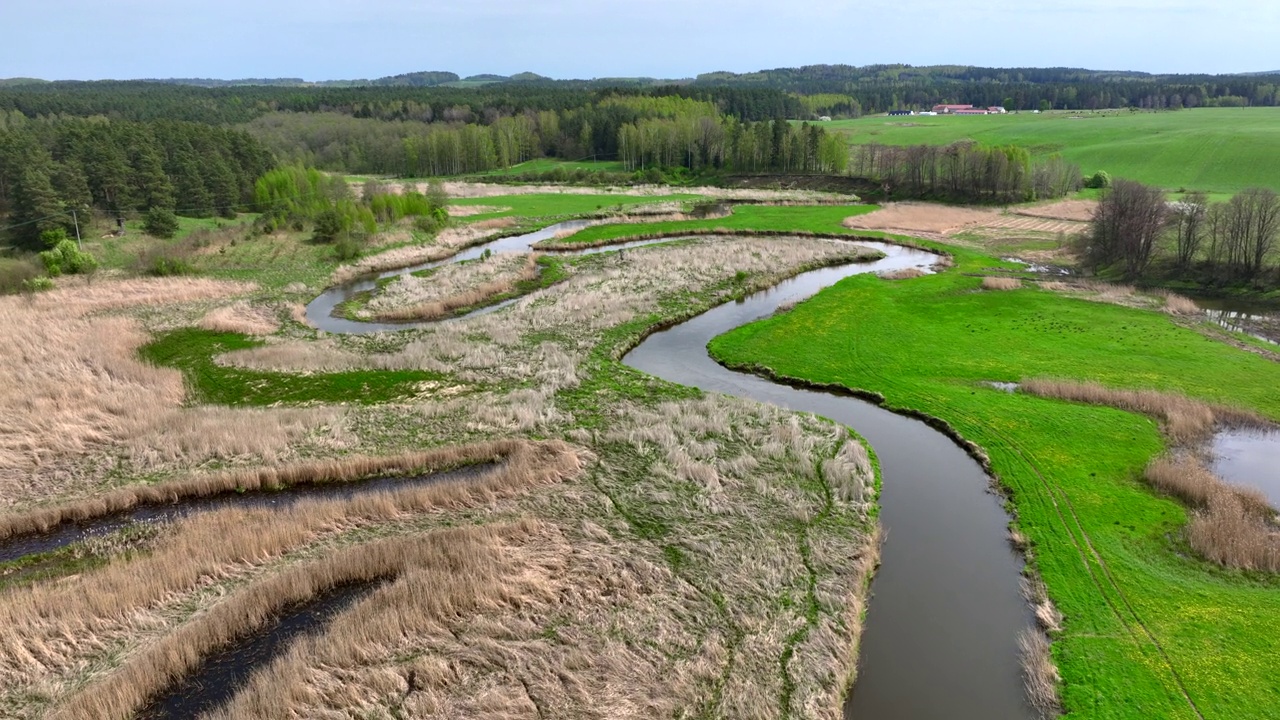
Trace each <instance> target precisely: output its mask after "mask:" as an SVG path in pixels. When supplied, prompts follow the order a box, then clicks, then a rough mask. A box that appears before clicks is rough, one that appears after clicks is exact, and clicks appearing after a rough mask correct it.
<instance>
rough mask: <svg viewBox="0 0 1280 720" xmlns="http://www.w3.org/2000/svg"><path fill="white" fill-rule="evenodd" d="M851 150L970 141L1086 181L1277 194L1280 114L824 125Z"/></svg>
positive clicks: (1204, 112)
mask: <svg viewBox="0 0 1280 720" xmlns="http://www.w3.org/2000/svg"><path fill="white" fill-rule="evenodd" d="M822 125H823V126H824V127H826V128H829V129H834V130H838V131H840V132H842V133H844V134H845V135H846V137H848V139H849V142H850V143H852V144H862V143H883V144H886V145H911V144H931V145H938V144H947V143H952V142H955V141H957V140H964V139H972V140H976V141H978V142H980V143H983V144H986V145H1011V144H1012V145H1020V146H1022V147H1026V148H1028V149H1029V150H1031V152H1032V153H1033V154H1034V155H1048V154H1051V153H1061V154H1062V156H1063V157H1064V158H1066V159H1067V160H1069V161H1071V162H1074V163H1077V164H1078V165H1080V167H1081V169H1082V170H1083V171H1084V173H1085V174H1086V175H1088V174H1091V173H1093V172H1095V171H1098V170H1105V171H1107V172H1108V173H1110V174H1111V176H1112V177H1118V178H1127V179H1131V180H1138V181H1140V182H1144V183H1147V184H1151V185H1156V186H1158V187H1162V188H1164V189H1166V190H1169V191H1179V190H1184V189H1185V190H1204V191H1206V192H1212V193H1232V192H1236V191H1239V190H1242V189H1244V188H1247V187H1269V188H1272V189H1275V190H1280V108H1196V109H1191V110H1181V111H1176V112H1147V111H1142V112H1129V111H1127V110H1108V111H1098V112H1089V111H1079V112H1065V111H1064V112H1059V111H1055V112H1048V113H1041V114H1032V113H1029V112H1021V113H1016V114H1014V113H1010V114H1007V115H974V116H953V117H945V116H937V117H932V116H924V117H920V116H915V117H910V116H907V117H886V116H875V117H866V118H861V119H858V120H840V121H834V122H831V123H823V124H822Z"/></svg>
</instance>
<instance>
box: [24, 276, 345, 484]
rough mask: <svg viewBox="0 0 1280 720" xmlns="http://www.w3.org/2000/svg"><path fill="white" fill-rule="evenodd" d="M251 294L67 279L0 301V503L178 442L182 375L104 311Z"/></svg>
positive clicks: (212, 285) (211, 286) (186, 282)
mask: <svg viewBox="0 0 1280 720" xmlns="http://www.w3.org/2000/svg"><path fill="white" fill-rule="evenodd" d="M250 289H252V288H251V286H247V285H243V284H237V283H228V282H217V281H212V280H202V279H192V278H181V279H172V278H169V279H150V280H124V281H103V280H98V281H96V282H93V283H82V282H76V281H74V280H68V281H65V282H64V283H63V284H62V285H61V286H59V287H58V288H57V289H55V290H53V291H51V292H47V293H41V294H39V295H36V296H34V297H30V298H28V297H14V296H10V297H4V298H0V325H3V327H4V328H5V330H6V337H5V342H4V343H2V344H0V498H3V500H2V501H0V502H3V503H5V504H12V503H21V502H26V501H28V500H30V499H33V498H36V497H47V496H49V495H51V494H54V495H56V494H58V493H60V492H62V491H64V490H65V489H69V488H72V487H75V486H77V485H80V484H83V483H85V482H87V479H86V478H84V477H82V476H81V474H80V470H79V469H78V468H79V466H78V463H80V462H82V461H83V460H84V459H85V457H86V456H88V455H89V454H91V453H94V452H98V451H101V450H104V449H108V448H112V447H116V446H118V445H119V444H120V443H122V442H126V441H127V442H131V443H133V445H134V446H135V447H136V448H137V449H138V452H140V453H142V454H146V453H147V451H148V449H149V448H150V449H157V450H165V449H166V448H167V447H169V446H171V445H173V444H174V443H170V442H169V440H170V438H168V437H167V433H168V429H169V426H170V425H176V423H175V422H174V421H175V420H176V419H177V418H179V417H182V415H183V414H184V412H185V411H183V410H182V409H181V407H180V406H181V403H182V398H183V385H182V376H181V374H180V373H179V372H178V371H176V370H172V369H166V368H157V367H154V366H151V365H148V364H146V363H144V362H142V361H141V360H139V358H138V357H137V349H138V347H139V346H140V345H142V344H143V343H145V342H146V341H147V335H146V334H145V332H144V331H143V329H142V327H141V326H140V324H139V323H138V321H137V320H135V319H133V318H130V317H120V316H115V315H104V314H102V313H109V312H113V311H120V310H128V309H132V308H139V307H152V306H157V305H163V304H175V303H192V302H200V301H208V300H215V299H219V298H225V297H227V296H230V295H235V294H241V293H244V292H246V291H248V290H250ZM246 417H248V416H246ZM299 417H301V416H299ZM331 420H332V418H331V417H329V416H326V421H331ZM262 429H263V428H262V427H261V426H260V425H255V424H253V423H247V424H244V425H242V426H240V427H238V428H233V429H230V430H228V431H227V432H228V433H231V434H239V435H242V436H243V437H245V438H248V439H250V442H248V443H246V444H247V445H249V446H254V445H256V444H257V443H255V442H254V441H252V438H253V436H254V435H255V433H256V432H257V431H259V430H262ZM263 435H264V436H271V437H273V438H274V439H275V440H281V439H283V440H284V443H283V444H278V445H274V447H275V448H277V449H282V448H284V447H287V445H288V444H289V443H290V442H294V441H297V440H298V439H299V436H298V435H297V434H296V433H290V434H288V436H287V437H284V438H281V435H280V433H274V435H273V434H272V433H271V432H266V433H263ZM188 459H190V460H192V461H193V462H200V461H202V460H203V459H204V458H199V457H197V458H188Z"/></svg>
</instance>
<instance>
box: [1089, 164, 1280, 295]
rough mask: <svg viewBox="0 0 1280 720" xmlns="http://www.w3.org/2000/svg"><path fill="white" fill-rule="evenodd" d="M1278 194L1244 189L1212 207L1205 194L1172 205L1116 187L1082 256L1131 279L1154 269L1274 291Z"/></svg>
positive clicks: (1133, 188) (1141, 189)
mask: <svg viewBox="0 0 1280 720" xmlns="http://www.w3.org/2000/svg"><path fill="white" fill-rule="evenodd" d="M1278 238H1280V195H1277V194H1276V193H1275V191H1273V190H1270V189H1267V188H1250V189H1247V190H1244V191H1242V192H1240V193H1238V194H1236V195H1235V196H1233V197H1232V198H1231V199H1230V200H1229V201H1227V202H1223V203H1211V202H1209V198H1208V196H1207V195H1206V194H1205V193H1203V192H1191V193H1187V194H1186V195H1185V196H1184V197H1183V198H1182V199H1181V200H1179V201H1177V202H1168V201H1167V200H1166V199H1165V195H1164V191H1162V190H1160V189H1159V188H1154V187H1149V186H1146V185H1143V184H1142V183H1138V182H1134V181H1132V180H1116V181H1115V182H1113V183H1112V184H1111V187H1110V188H1108V189H1107V190H1105V191H1104V194H1103V196H1102V198H1101V200H1100V201H1099V203H1098V208H1097V210H1096V212H1095V213H1094V217H1093V221H1092V223H1091V226H1090V232H1089V234H1088V235H1087V236H1086V237H1085V238H1084V239H1083V242H1084V246H1083V247H1082V250H1083V255H1084V257H1085V259H1086V261H1087V263H1088V264H1089V265H1090V266H1092V267H1093V268H1095V269H1097V268H1103V267H1112V266H1114V267H1118V268H1120V269H1121V270H1122V271H1123V272H1124V274H1125V275H1126V276H1128V277H1130V278H1141V277H1144V276H1146V275H1148V274H1149V273H1150V272H1151V271H1153V269H1154V268H1155V267H1156V265H1157V264H1163V265H1166V266H1167V268H1166V270H1168V271H1170V272H1172V273H1173V274H1177V275H1183V276H1188V275H1189V276H1194V277H1196V278H1198V279H1200V280H1203V281H1208V282H1213V283H1220V284H1230V283H1241V282H1243V283H1246V284H1252V285H1255V286H1266V285H1274V284H1275V280H1276V276H1277V274H1280V264H1278V262H1277V257H1276V254H1277V253H1276V245H1277V239H1278Z"/></svg>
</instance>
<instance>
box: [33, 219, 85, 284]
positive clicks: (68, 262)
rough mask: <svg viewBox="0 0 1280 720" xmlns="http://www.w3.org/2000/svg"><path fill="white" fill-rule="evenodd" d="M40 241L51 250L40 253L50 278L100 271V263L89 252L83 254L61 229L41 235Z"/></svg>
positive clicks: (47, 231)
mask: <svg viewBox="0 0 1280 720" xmlns="http://www.w3.org/2000/svg"><path fill="white" fill-rule="evenodd" d="M40 240H41V241H42V242H44V244H45V245H46V246H47V247H48V248H49V249H48V250H45V251H44V252H42V253H40V261H41V262H43V263H44V269H45V271H46V272H48V273H49V275H50V277H57V276H59V275H62V274H63V273H66V274H68V275H86V274H89V273H92V272H94V271H95V270H97V269H98V261H97V259H95V258H94V257H93V256H92V255H90V254H89V253H87V252H81V250H80V248H79V247H77V246H76V242H75V241H74V240H71V239H70V238H68V237H67V232H66V231H65V230H63V229H61V228H59V229H57V230H46V231H44V232H43V233H41V234H40Z"/></svg>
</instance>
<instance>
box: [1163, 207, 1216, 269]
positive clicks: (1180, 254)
mask: <svg viewBox="0 0 1280 720" xmlns="http://www.w3.org/2000/svg"><path fill="white" fill-rule="evenodd" d="M1172 209H1173V220H1174V230H1175V231H1176V233H1177V235H1176V238H1177V261H1178V267H1180V268H1186V267H1190V265H1191V263H1192V261H1193V260H1195V258H1196V253H1197V252H1199V251H1200V245H1201V243H1202V242H1203V241H1204V236H1205V225H1206V223H1207V221H1208V214H1209V196H1208V195H1206V194H1205V193H1203V192H1191V193H1187V194H1186V196H1185V197H1184V198H1183V199H1182V201H1181V202H1178V203H1174V204H1173V205H1172Z"/></svg>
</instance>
